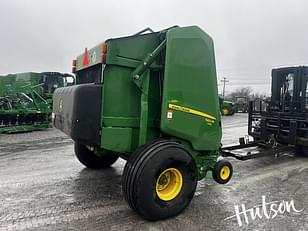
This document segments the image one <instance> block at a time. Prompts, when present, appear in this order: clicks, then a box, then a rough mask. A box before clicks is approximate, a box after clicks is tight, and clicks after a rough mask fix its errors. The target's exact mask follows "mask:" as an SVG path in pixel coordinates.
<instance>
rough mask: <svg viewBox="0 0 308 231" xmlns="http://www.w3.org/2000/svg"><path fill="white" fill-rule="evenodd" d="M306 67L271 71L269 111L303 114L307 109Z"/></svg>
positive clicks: (307, 77)
mask: <svg viewBox="0 0 308 231" xmlns="http://www.w3.org/2000/svg"><path fill="white" fill-rule="evenodd" d="M307 79H308V67H304V66H300V67H286V68H278V69H273V70H272V97H271V102H270V107H269V110H270V111H277V112H282V113H283V112H289V113H305V112H306V111H307V109H308V101H307V98H308V88H307Z"/></svg>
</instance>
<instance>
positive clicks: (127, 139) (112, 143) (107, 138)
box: [101, 127, 133, 153]
mask: <svg viewBox="0 0 308 231" xmlns="http://www.w3.org/2000/svg"><path fill="white" fill-rule="evenodd" d="M132 137H133V129H132V128H119V127H109V128H106V127H105V128H103V129H102V143H101V148H104V149H107V150H112V151H114V152H119V153H125V152H127V150H131V148H132V147H131V146H132Z"/></svg>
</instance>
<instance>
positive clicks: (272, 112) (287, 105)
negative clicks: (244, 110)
mask: <svg viewBox="0 0 308 231" xmlns="http://www.w3.org/2000/svg"><path fill="white" fill-rule="evenodd" d="M307 80H308V67H307V66H298V67H284V68H277V69H273V70H272V96H271V99H270V100H269V101H267V102H266V101H258V102H253V101H251V102H250V105H249V116H248V134H249V135H251V136H252V137H253V138H254V140H263V141H265V142H268V141H270V140H275V142H278V143H280V144H285V145H295V146H305V147H306V146H307V147H308V86H307Z"/></svg>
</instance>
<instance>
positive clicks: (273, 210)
mask: <svg viewBox="0 0 308 231" xmlns="http://www.w3.org/2000/svg"><path fill="white" fill-rule="evenodd" d="M234 211H235V215H232V216H230V217H227V218H225V219H224V220H225V221H226V220H230V219H236V220H237V223H238V225H239V226H240V227H241V226H242V225H243V224H244V223H245V224H247V225H248V224H249V223H250V222H253V221H254V220H255V219H257V218H258V219H267V220H270V219H274V218H275V217H277V216H278V215H283V214H285V213H301V212H303V211H304V209H299V208H297V207H295V203H294V200H290V201H285V200H282V201H269V202H267V201H266V197H265V196H262V204H260V205H257V206H254V207H252V208H249V209H247V208H246V206H245V204H241V206H239V205H235V206H234Z"/></svg>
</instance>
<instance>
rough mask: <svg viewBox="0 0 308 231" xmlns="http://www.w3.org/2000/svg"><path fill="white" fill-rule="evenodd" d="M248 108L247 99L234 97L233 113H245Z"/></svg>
mask: <svg viewBox="0 0 308 231" xmlns="http://www.w3.org/2000/svg"><path fill="white" fill-rule="evenodd" d="M248 106H249V100H248V97H242V96H238V97H235V102H234V108H235V112H237V113H238V112H241V113H247V112H248Z"/></svg>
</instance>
